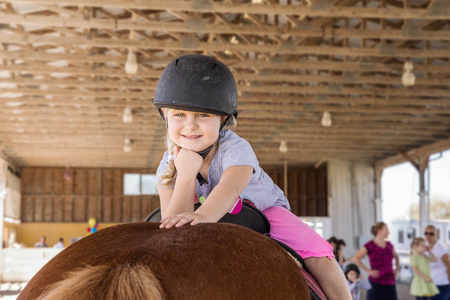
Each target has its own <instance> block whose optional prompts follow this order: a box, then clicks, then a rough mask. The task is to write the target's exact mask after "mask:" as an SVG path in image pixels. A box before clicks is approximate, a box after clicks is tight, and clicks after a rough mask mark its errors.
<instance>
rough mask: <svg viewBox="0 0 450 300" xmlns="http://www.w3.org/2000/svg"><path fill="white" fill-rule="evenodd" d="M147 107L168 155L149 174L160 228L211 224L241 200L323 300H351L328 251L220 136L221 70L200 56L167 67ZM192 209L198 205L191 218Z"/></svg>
mask: <svg viewBox="0 0 450 300" xmlns="http://www.w3.org/2000/svg"><path fill="white" fill-rule="evenodd" d="M153 104H154V105H155V106H156V107H157V108H158V110H159V112H160V114H161V116H162V117H163V119H164V121H165V123H166V127H167V146H168V150H167V151H166V152H165V153H164V156H163V159H162V161H161V163H160V165H159V168H158V171H157V176H158V182H157V186H158V193H159V196H160V202H161V214H162V221H161V226H160V227H161V228H171V227H173V226H175V227H179V226H183V225H185V224H190V225H196V224H198V223H200V222H217V221H218V220H220V219H221V218H222V217H223V216H224V215H225V214H226V213H237V212H238V210H239V209H240V207H241V201H242V200H243V199H245V200H246V201H248V202H251V203H252V204H253V205H254V206H255V207H256V208H258V209H259V210H261V211H263V213H264V214H265V215H266V216H267V218H268V220H269V222H270V225H271V232H270V234H271V236H272V237H273V238H275V239H277V240H280V241H281V242H283V243H285V244H287V245H288V246H290V247H291V248H293V249H294V250H296V251H297V252H298V253H299V254H300V255H301V256H302V257H303V258H304V260H305V264H306V266H307V268H308V269H309V270H310V271H311V273H312V274H313V276H314V277H315V278H316V280H317V281H318V283H319V284H320V286H321V287H322V289H323V291H324V293H325V294H326V296H327V297H328V299H331V300H332V299H339V300H346V299H351V297H350V293H349V290H348V286H347V284H346V281H345V277H344V274H343V273H342V270H341V269H340V268H339V265H338V264H337V263H336V261H335V260H334V259H333V257H334V255H333V251H332V247H331V245H330V244H328V243H327V242H326V241H325V240H324V239H322V238H321V237H320V236H319V235H318V234H316V233H315V232H314V231H313V230H312V229H310V228H309V226H308V225H306V224H304V223H303V222H301V221H300V220H299V218H298V217H296V216H295V215H294V214H292V213H291V212H290V211H289V209H290V207H289V202H288V200H287V199H286V197H285V196H284V194H283V192H282V191H281V190H280V188H279V187H278V186H276V185H275V184H274V183H273V181H272V180H271V178H270V177H269V176H268V175H267V174H266V173H265V172H264V171H263V170H262V169H261V167H260V166H259V164H258V160H257V159H256V155H255V153H254V152H253V150H252V148H251V146H250V144H249V143H248V142H247V141H246V140H244V139H242V138H240V137H239V136H237V135H236V134H235V133H234V132H233V131H231V130H223V127H224V126H225V125H233V124H234V123H235V120H236V117H237V89H236V83H235V80H234V77H233V75H232V74H231V71H230V70H229V69H228V68H227V67H226V66H225V65H224V64H223V63H221V62H220V61H218V60H216V59H214V58H212V57H209V56H204V55H186V56H182V57H179V58H177V59H175V60H174V61H172V62H171V63H169V64H168V66H167V67H166V68H165V69H164V71H163V73H162V75H161V78H160V80H159V82H158V86H157V88H156V93H155V98H154V100H153ZM194 202H200V203H202V205H201V206H200V207H199V208H198V209H197V210H196V211H194Z"/></svg>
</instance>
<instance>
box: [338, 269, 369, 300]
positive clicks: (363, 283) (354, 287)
mask: <svg viewBox="0 0 450 300" xmlns="http://www.w3.org/2000/svg"><path fill="white" fill-rule="evenodd" d="M344 275H345V278H347V283H348V287H349V288H350V294H351V295H352V300H359V297H360V294H361V289H364V290H368V289H370V288H371V287H372V286H371V285H370V282H369V281H368V280H366V279H364V277H363V276H362V275H361V272H360V271H359V268H358V266H357V265H355V264H348V265H347V266H346V267H345V271H344Z"/></svg>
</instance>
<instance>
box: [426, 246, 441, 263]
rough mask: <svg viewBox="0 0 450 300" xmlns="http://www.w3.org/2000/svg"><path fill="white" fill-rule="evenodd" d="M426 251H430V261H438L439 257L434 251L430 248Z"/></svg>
mask: <svg viewBox="0 0 450 300" xmlns="http://www.w3.org/2000/svg"><path fill="white" fill-rule="evenodd" d="M428 253H430V256H431V257H430V258H431V261H432V262H438V261H439V259H438V258H437V257H436V255H434V253H433V252H432V251H431V250H430V248H428Z"/></svg>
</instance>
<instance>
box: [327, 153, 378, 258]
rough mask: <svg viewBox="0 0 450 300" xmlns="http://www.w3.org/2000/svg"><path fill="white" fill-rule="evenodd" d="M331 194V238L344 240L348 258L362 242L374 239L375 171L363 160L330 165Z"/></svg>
mask: <svg viewBox="0 0 450 300" xmlns="http://www.w3.org/2000/svg"><path fill="white" fill-rule="evenodd" d="M328 185H329V186H328V195H329V209H330V217H331V223H332V228H331V230H332V235H334V236H336V237H337V238H341V239H344V240H345V242H346V244H347V247H346V248H345V251H344V253H345V254H346V256H347V257H349V256H351V255H352V254H354V252H355V251H356V250H357V249H358V248H359V241H360V239H361V241H365V240H367V239H370V238H371V235H370V228H371V226H372V225H373V224H374V223H375V204H374V199H375V169H374V167H373V164H371V163H369V162H364V161H330V162H328Z"/></svg>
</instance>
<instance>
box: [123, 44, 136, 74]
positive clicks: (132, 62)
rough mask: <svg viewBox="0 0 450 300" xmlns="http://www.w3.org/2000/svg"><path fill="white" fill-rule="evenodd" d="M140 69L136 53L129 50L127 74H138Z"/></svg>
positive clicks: (126, 64) (126, 66) (126, 65)
mask: <svg viewBox="0 0 450 300" xmlns="http://www.w3.org/2000/svg"><path fill="white" fill-rule="evenodd" d="M138 67H139V65H138V63H137V58H136V53H134V51H133V50H132V49H129V50H128V58H127V62H126V63H125V72H127V74H136V73H137V71H138Z"/></svg>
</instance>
